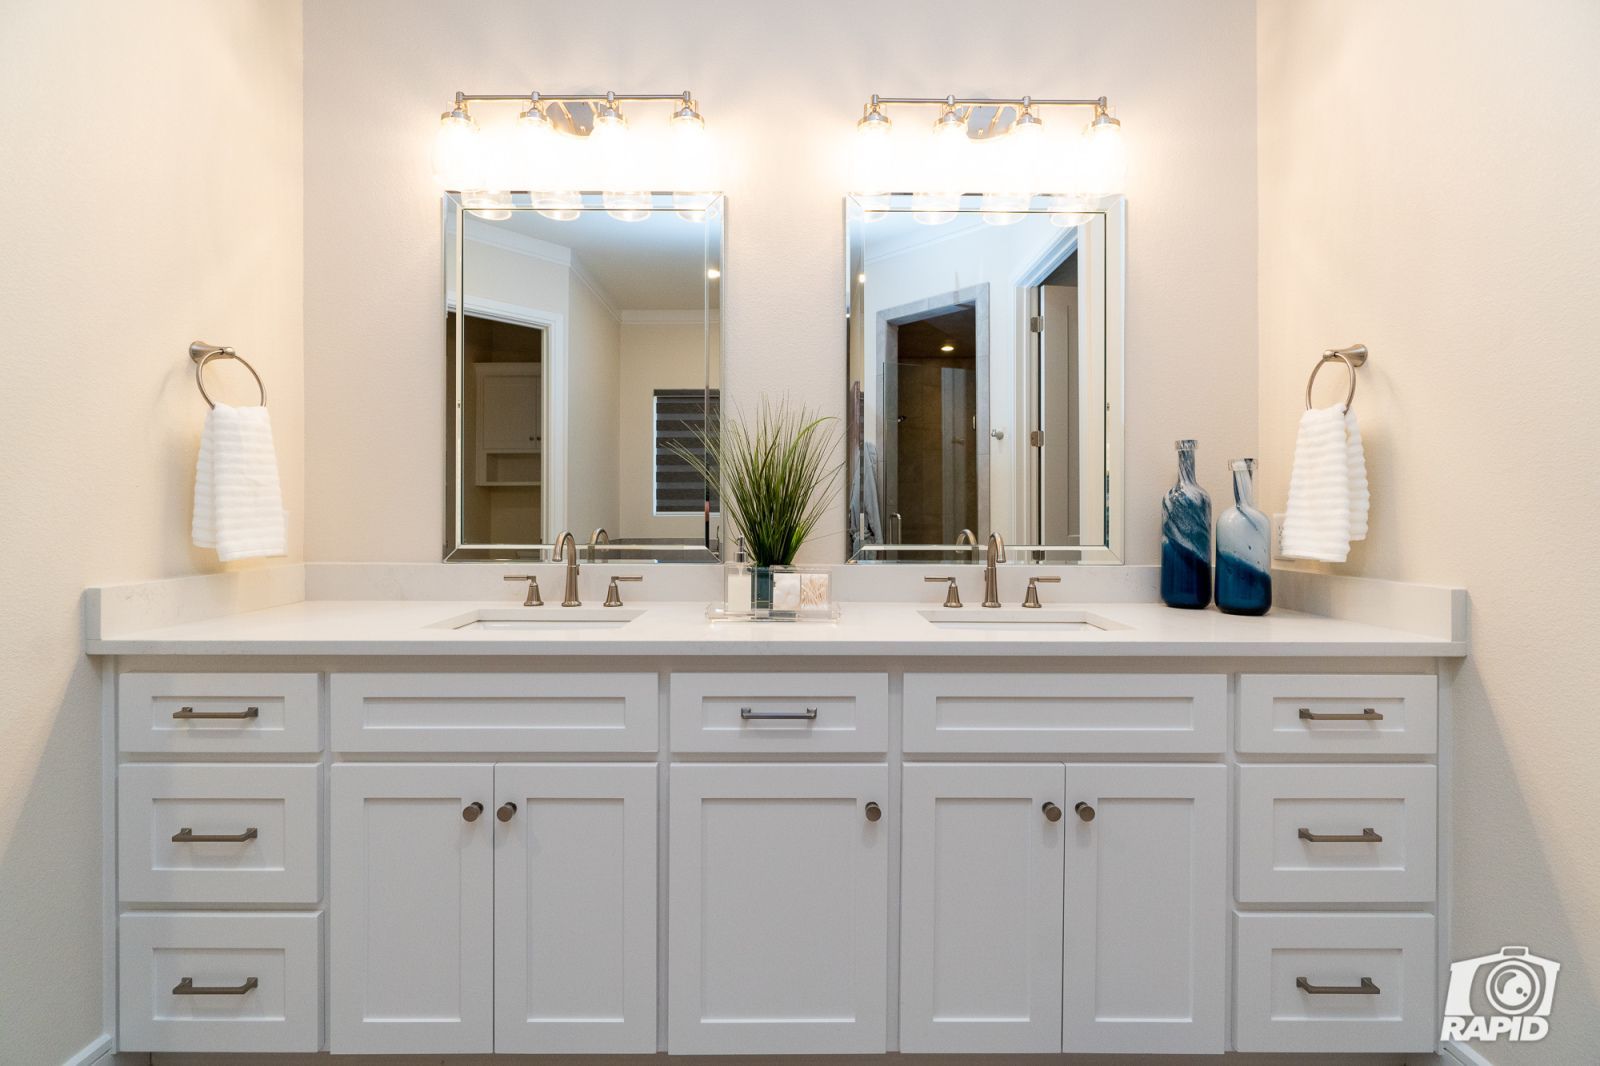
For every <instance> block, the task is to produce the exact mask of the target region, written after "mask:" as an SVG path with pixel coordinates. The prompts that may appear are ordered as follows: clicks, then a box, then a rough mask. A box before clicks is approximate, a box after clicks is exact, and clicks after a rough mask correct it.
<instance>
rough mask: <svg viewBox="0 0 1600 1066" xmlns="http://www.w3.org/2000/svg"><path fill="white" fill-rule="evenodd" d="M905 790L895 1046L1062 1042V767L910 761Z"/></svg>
mask: <svg viewBox="0 0 1600 1066" xmlns="http://www.w3.org/2000/svg"><path fill="white" fill-rule="evenodd" d="M903 792H904V800H903V803H902V810H903V812H904V813H903V815H902V819H901V841H902V843H901V875H900V1050H901V1051H905V1052H920V1051H945V1052H995V1053H999V1052H1057V1051H1060V1050H1061V918H1062V909H1061V877H1062V865H1061V864H1062V857H1061V856H1062V838H1063V835H1064V834H1065V833H1067V832H1070V831H1071V827H1070V826H1069V825H1068V824H1067V823H1066V822H1065V821H1064V820H1061V807H1062V771H1061V766H1060V765H1059V764H1056V765H1045V766H1027V765H1020V764H1011V765H1000V766H945V765H929V764H908V765H907V766H906V768H905V777H904V779H903ZM1047 805H1049V806H1048V807H1047ZM1051 814H1054V815H1055V817H1056V818H1057V821H1054V822H1052V821H1051V820H1050V816H1051Z"/></svg>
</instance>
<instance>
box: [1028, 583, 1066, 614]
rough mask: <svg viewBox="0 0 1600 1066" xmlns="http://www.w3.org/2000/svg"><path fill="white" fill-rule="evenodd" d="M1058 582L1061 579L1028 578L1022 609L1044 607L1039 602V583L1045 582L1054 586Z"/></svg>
mask: <svg viewBox="0 0 1600 1066" xmlns="http://www.w3.org/2000/svg"><path fill="white" fill-rule="evenodd" d="M1060 580H1061V579H1060V578H1059V577H1030V578H1029V579H1028V592H1027V594H1026V595H1025V596H1023V597H1022V606H1024V607H1042V606H1044V605H1043V604H1042V603H1040V602H1039V582H1041V581H1044V582H1047V583H1049V584H1052V585H1054V584H1057V583H1059V582H1060Z"/></svg>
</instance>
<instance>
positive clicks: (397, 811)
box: [328, 763, 495, 1054]
mask: <svg viewBox="0 0 1600 1066" xmlns="http://www.w3.org/2000/svg"><path fill="white" fill-rule="evenodd" d="M331 779H332V787H331V790H330V791H331V803H330V817H331V824H330V834H329V848H330V858H331V861H330V871H331V878H330V885H329V891H328V919H329V937H328V959H329V961H328V978H329V980H328V1014H329V1034H328V1045H329V1048H330V1049H331V1050H333V1051H335V1052H340V1053H346V1052H375V1053H381V1054H403V1053H411V1054H448V1053H452V1052H486V1051H489V1050H491V1049H492V1046H493V1040H494V1031H493V1012H494V996H493V987H492V985H493V980H494V972H493V966H494V957H493V951H494V928H493V926H494V876H493V875H494V868H493V867H494V850H493V844H494V828H493V827H494V825H495V820H494V808H493V807H491V806H488V804H490V803H491V802H492V801H493V798H494V791H493V786H494V768H493V767H492V766H489V765H462V764H437V763H431V764H422V765H395V764H384V763H368V764H340V765H338V766H335V767H334V768H333V770H332V775H331ZM475 803H478V804H483V805H484V806H483V807H482V808H481V810H480V811H479V812H478V813H476V815H475V817H474V819H473V820H472V821H468V820H467V817H466V814H467V812H469V811H471V810H472V807H471V805H472V804H475Z"/></svg>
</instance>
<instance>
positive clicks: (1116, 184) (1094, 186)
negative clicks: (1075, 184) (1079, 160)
mask: <svg viewBox="0 0 1600 1066" xmlns="http://www.w3.org/2000/svg"><path fill="white" fill-rule="evenodd" d="M1127 180H1128V158H1127V148H1126V146H1125V145H1124V144H1123V143H1122V123H1120V122H1118V121H1117V120H1116V119H1114V118H1112V117H1111V116H1110V115H1108V114H1106V113H1105V112H1104V111H1102V112H1100V113H1099V114H1097V115H1095V118H1094V121H1093V122H1091V123H1089V128H1088V129H1087V130H1085V131H1084V141H1083V168H1082V184H1081V188H1082V190H1083V192H1085V193H1087V194H1088V195H1090V196H1109V195H1111V194H1112V193H1118V192H1121V191H1122V190H1123V188H1124V186H1125V185H1126V183H1127Z"/></svg>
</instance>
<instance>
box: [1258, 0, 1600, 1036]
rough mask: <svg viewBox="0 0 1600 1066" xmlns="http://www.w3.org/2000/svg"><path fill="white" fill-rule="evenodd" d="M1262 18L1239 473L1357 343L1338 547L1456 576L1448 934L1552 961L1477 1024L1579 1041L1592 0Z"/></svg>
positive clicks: (1598, 968) (1599, 157)
mask: <svg viewBox="0 0 1600 1066" xmlns="http://www.w3.org/2000/svg"><path fill="white" fill-rule="evenodd" d="M1258 25H1259V64H1260V83H1259V100H1260V167H1261V170H1260V197H1261V295H1260V305H1261V339H1260V350H1261V379H1260V409H1261V456H1262V464H1263V471H1264V480H1265V487H1264V493H1263V495H1264V499H1265V502H1266V504H1267V506H1268V507H1269V508H1272V509H1276V510H1281V509H1282V506H1283V501H1284V496H1285V486H1286V483H1287V467H1288V462H1289V458H1290V455H1291V452H1292V447H1293V433H1294V427H1295V420H1296V418H1297V417H1298V414H1299V410H1300V408H1301V406H1302V404H1303V401H1302V399H1301V394H1302V391H1303V390H1304V388H1305V379H1306V374H1307V373H1308V371H1309V370H1310V369H1311V365H1312V362H1313V360H1314V355H1315V353H1317V352H1319V351H1320V350H1321V349H1323V348H1325V347H1328V346H1330V345H1335V344H1349V343H1351V342H1354V341H1364V342H1366V343H1367V344H1368V345H1370V346H1371V348H1372V353H1373V354H1372V361H1371V363H1370V364H1369V365H1368V367H1367V368H1366V369H1364V370H1363V371H1362V372H1361V384H1360V392H1359V393H1358V394H1357V397H1356V404H1355V408H1356V413H1357V414H1358V415H1359V416H1360V418H1361V425H1362V431H1363V434H1364V436H1365V437H1366V441H1367V449H1368V451H1367V455H1368V469H1369V474H1370V478H1371V483H1372V491H1373V503H1372V530H1371V534H1370V536H1369V538H1368V540H1367V541H1366V543H1365V544H1363V545H1361V546H1360V547H1359V548H1358V549H1357V550H1356V551H1355V552H1354V553H1353V555H1352V557H1351V561H1350V562H1349V564H1347V565H1345V566H1342V567H1338V568H1336V569H1338V570H1339V571H1340V572H1345V573H1355V574H1367V575H1371V576H1375V577H1383V578H1398V579H1404V580H1411V581H1425V582H1441V583H1449V584H1461V585H1465V586H1466V587H1467V589H1468V590H1469V593H1470V595H1471V602H1472V657H1471V658H1470V659H1469V660H1468V661H1467V663H1466V665H1465V667H1464V668H1462V670H1461V672H1460V674H1459V676H1458V677H1457V678H1456V680H1455V684H1454V685H1453V697H1454V703H1455V707H1454V710H1455V755H1456V760H1457V761H1456V779H1455V785H1454V789H1453V797H1452V798H1453V814H1452V817H1453V819H1454V823H1455V831H1456V838H1455V855H1454V863H1453V876H1454V881H1455V921H1454V926H1453V930H1452V932H1453V940H1454V942H1453V944H1452V946H1451V950H1452V952H1453V955H1454V957H1456V958H1466V957H1469V956H1475V955H1481V954H1486V953H1489V952H1492V951H1496V950H1498V949H1499V948H1500V947H1501V946H1502V945H1506V944H1525V945H1527V946H1528V947H1529V948H1531V949H1532V950H1533V951H1535V952H1537V953H1542V954H1545V955H1548V956H1550V957H1553V958H1555V959H1556V960H1558V961H1560V962H1561V963H1562V964H1563V969H1562V971H1561V977H1560V984H1559V987H1558V992H1557V999H1556V1008H1555V1016H1554V1017H1553V1018H1552V1020H1551V1030H1550V1036H1549V1037H1548V1038H1547V1039H1546V1040H1545V1041H1544V1043H1542V1044H1537V1045H1527V1046H1506V1045H1503V1044H1502V1045H1500V1046H1480V1047H1479V1050H1480V1051H1482V1052H1483V1053H1484V1054H1486V1055H1487V1056H1488V1057H1489V1058H1490V1059H1491V1060H1492V1061H1494V1062H1495V1063H1498V1064H1518V1063H1556V1062H1561V1063H1567V1062H1571V1063H1577V1062H1590V1061H1593V1059H1594V1055H1595V1050H1594V1049H1595V1047H1596V1045H1597V1044H1600V1007H1597V1001H1600V992H1597V983H1600V851H1597V849H1596V847H1595V843H1594V841H1595V832H1594V824H1593V823H1594V806H1595V805H1594V798H1595V782H1596V780H1597V771H1596V767H1595V757H1596V756H1595V753H1596V752H1597V751H1600V713H1597V711H1596V706H1595V693H1596V691H1600V667H1597V665H1596V662H1597V660H1596V657H1595V655H1594V653H1593V651H1592V650H1591V647H1590V645H1591V644H1592V641H1593V634H1594V631H1595V629H1596V625H1597V624H1600V577H1597V573H1596V569H1595V558H1596V549H1595V542H1596V535H1597V530H1600V491H1597V487H1600V482H1597V480H1596V477H1597V474H1596V471H1597V469H1600V428H1597V425H1600V423H1597V420H1596V418H1595V415H1594V411H1593V403H1594V398H1595V396H1596V395H1597V394H1600V360H1597V359H1596V354H1595V353H1596V344H1597V339H1600V295H1597V289H1596V278H1597V276H1600V123H1597V122H1596V118H1595V114H1594V108H1595V103H1596V101H1600V63H1597V62H1596V55H1597V50H1600V5H1596V4H1595V3H1594V2H1593V0H1552V2H1548V3H1543V4H1537V5H1528V4H1519V3H1512V2H1509V0H1506V2H1499V0H1496V2H1489V0H1474V2H1472V3H1458V2H1450V0H1431V2H1420V0H1418V2H1412V3H1406V4H1395V3H1389V2H1384V0H1360V2H1355V0H1315V2H1313V0H1268V2H1264V3H1263V4H1262V5H1261V9H1260V17H1259V24H1258ZM1326 376H1329V377H1333V378H1337V377H1339V376H1340V375H1338V374H1331V375H1326ZM1337 388H1338V386H1336V385H1330V386H1329V388H1328V396H1329V397H1330V398H1331V397H1332V395H1333V394H1334V393H1335V392H1336V391H1337Z"/></svg>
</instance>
